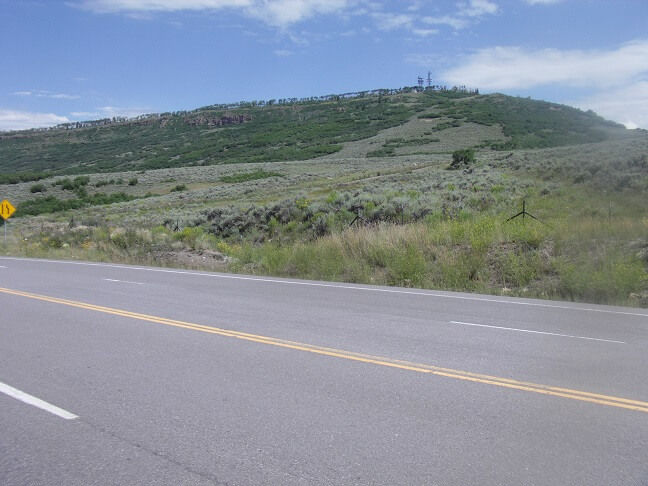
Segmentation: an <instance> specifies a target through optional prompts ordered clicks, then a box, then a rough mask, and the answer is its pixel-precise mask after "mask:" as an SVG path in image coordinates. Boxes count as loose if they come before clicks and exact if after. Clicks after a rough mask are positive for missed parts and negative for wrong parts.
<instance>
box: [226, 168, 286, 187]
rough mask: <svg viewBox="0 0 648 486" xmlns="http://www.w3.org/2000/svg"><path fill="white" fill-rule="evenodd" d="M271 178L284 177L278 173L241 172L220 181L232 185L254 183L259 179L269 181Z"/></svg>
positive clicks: (260, 171) (263, 171)
mask: <svg viewBox="0 0 648 486" xmlns="http://www.w3.org/2000/svg"><path fill="white" fill-rule="evenodd" d="M269 177H283V175H281V174H279V173H278V172H271V171H265V170H262V169H258V170H255V171H253V172H240V173H238V174H231V175H226V176H223V177H221V178H220V180H221V182H227V183H230V184H231V183H237V182H247V181H254V180H258V179H267V178H269Z"/></svg>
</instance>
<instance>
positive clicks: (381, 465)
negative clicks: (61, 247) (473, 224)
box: [0, 258, 648, 485]
mask: <svg viewBox="0 0 648 486" xmlns="http://www.w3.org/2000/svg"><path fill="white" fill-rule="evenodd" d="M647 370H648V311H646V310H645V309H631V308H618V307H607V306H596V305H588V304H575V303H564V302H550V301H537V300H527V299H512V298H503V297H493V296H482V295H474V294H459V293H451V292H435V291H423V290H416V289H397V288H386V287H371V286H360V285H350V284H336V283H326V282H308V281H296V280H285V279H275V278H262V277H248V276H238V275H227V274H213V273H204V272H194V271H188V270H173V269H160V268H144V267H131V266H124V265H111V264H94V263H83V262H55V261H45V260H29V259H16V258H0V411H1V412H0V429H1V430H2V432H3V433H2V434H0V483H2V484H51V483H58V482H64V483H66V484H88V483H98V484H104V483H110V484H115V483H118V484H126V483H138V484H143V483H161V484H202V483H205V484H214V483H216V484H221V483H222V484H298V483H302V484H369V483H371V484H637V485H645V484H648V452H647V451H648V379H647ZM21 394H23V395H22V396H21ZM29 397H32V398H33V399H34V400H40V401H42V402H44V403H46V404H49V405H50V406H52V407H56V408H57V409H60V410H63V411H66V412H67V413H69V414H70V415H71V417H68V418H65V417H63V416H60V415H56V414H54V413H52V411H51V410H47V407H43V406H39V402H36V403H34V401H33V400H31V398H29ZM30 400H31V401H30ZM72 417H74V418H72Z"/></svg>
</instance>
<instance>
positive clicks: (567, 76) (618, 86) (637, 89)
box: [411, 39, 648, 128]
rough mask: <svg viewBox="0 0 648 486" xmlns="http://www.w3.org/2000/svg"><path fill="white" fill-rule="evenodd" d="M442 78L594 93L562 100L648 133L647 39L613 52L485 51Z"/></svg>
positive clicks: (491, 86) (484, 86) (494, 86)
mask: <svg viewBox="0 0 648 486" xmlns="http://www.w3.org/2000/svg"><path fill="white" fill-rule="evenodd" d="M411 61H412V62H415V61H416V59H415V58H412V59H411ZM442 79H443V80H444V82H448V83H449V84H455V85H467V86H472V87H476V88H479V89H480V90H490V91H500V90H502V91H504V90H511V89H513V90H515V89H524V90H529V89H531V88H534V87H538V86H551V87H558V86H568V87H571V88H585V89H587V90H588V91H589V92H590V93H591V92H592V90H594V94H589V95H587V96H584V97H582V98H580V99H577V100H576V101H573V100H571V101H570V100H564V101H565V102H567V103H568V104H572V105H576V106H578V107H581V108H584V109H592V110H594V111H595V112H597V113H599V114H600V115H602V116H604V117H606V118H609V119H611V120H614V121H617V122H619V123H623V124H625V125H626V126H627V127H632V128H636V127H642V128H648V40H644V39H639V40H634V41H632V42H628V43H625V44H623V45H621V46H619V47H618V48H616V49H611V50H559V49H538V50H529V49H522V48H518V47H492V48H487V49H481V50H479V51H477V52H476V53H475V54H474V55H472V56H469V57H468V58H466V59H465V60H464V62H463V63H462V64H460V65H458V66H457V67H455V68H453V69H450V70H448V71H446V72H445V73H443V74H442Z"/></svg>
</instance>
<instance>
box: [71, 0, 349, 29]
mask: <svg viewBox="0 0 648 486" xmlns="http://www.w3.org/2000/svg"><path fill="white" fill-rule="evenodd" d="M354 3H356V2H355V1H353V0H80V3H76V4H74V5H76V6H79V7H81V8H83V9H85V10H90V11H92V12H95V13H125V14H128V15H130V16H133V15H135V16H137V17H140V18H147V14H150V13H153V12H177V11H182V10H193V11H201V10H226V9H231V10H239V11H242V12H243V13H245V14H246V15H248V16H250V17H254V18H257V19H260V20H262V21H263V22H265V23H266V24H269V25H272V26H275V27H287V26H289V25H291V24H294V23H297V22H300V21H302V20H304V19H307V18H310V17H313V16H315V15H321V14H332V13H339V12H341V11H343V10H345V9H347V7H349V6H351V4H354ZM142 16H144V17H142Z"/></svg>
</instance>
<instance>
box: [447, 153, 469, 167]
mask: <svg viewBox="0 0 648 486" xmlns="http://www.w3.org/2000/svg"><path fill="white" fill-rule="evenodd" d="M474 162H475V151H474V150H473V149H460V150H455V151H454V152H452V162H451V163H450V167H448V169H450V170H457V169H463V168H465V167H468V166H469V165H471V164H473V163H474Z"/></svg>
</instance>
